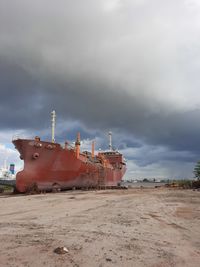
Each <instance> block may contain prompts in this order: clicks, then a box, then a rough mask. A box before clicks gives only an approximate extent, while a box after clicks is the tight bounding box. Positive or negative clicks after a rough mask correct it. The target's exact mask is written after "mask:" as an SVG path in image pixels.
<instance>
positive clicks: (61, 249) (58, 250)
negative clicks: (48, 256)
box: [54, 247, 69, 254]
mask: <svg viewBox="0 0 200 267" xmlns="http://www.w3.org/2000/svg"><path fill="white" fill-rule="evenodd" d="M54 252H55V253H57V254H66V253H68V252H69V250H68V249H67V248H66V247H57V248H55V249H54Z"/></svg>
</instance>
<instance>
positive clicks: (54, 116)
mask: <svg viewBox="0 0 200 267" xmlns="http://www.w3.org/2000/svg"><path fill="white" fill-rule="evenodd" d="M51 122H52V124H51V125H52V143H55V126H56V112H55V110H53V111H52V112H51Z"/></svg>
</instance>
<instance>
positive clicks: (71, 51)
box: [0, 0, 200, 179]
mask: <svg viewBox="0 0 200 267" xmlns="http://www.w3.org/2000/svg"><path fill="white" fill-rule="evenodd" d="M199 73H200V2H199V1H198V0H168V1H164V0H151V1H149V0H84V1H82V0H57V1H56V0H34V1H33V0H12V1H9V0H0V112H1V116H0V165H2V164H3V161H4V159H5V158H7V160H8V162H11V161H12V162H14V163H15V164H16V166H17V168H21V166H22V162H20V160H19V156H18V152H17V151H15V149H14V146H13V145H12V142H11V141H12V138H13V136H15V135H18V136H21V137H33V136H35V135H40V136H41V138H42V139H45V140H48V139H50V132H51V129H50V127H51V122H50V112H51V111H52V110H53V109H55V110H56V113H57V124H56V141H57V142H61V143H62V142H64V141H65V140H70V141H73V140H74V139H75V137H76V132H77V131H80V132H81V137H82V146H83V149H85V148H86V149H91V142H92V140H93V139H95V140H96V149H97V150H98V149H102V150H104V149H106V148H107V144H108V134H107V133H108V131H112V133H113V146H114V147H115V148H116V149H119V151H120V152H122V153H123V154H124V157H125V158H126V160H127V166H128V169H127V173H126V178H127V179H129V178H142V177H148V178H150V177H153V178H154V177H156V178H172V179H174V178H192V177H193V176H194V175H193V168H194V165H195V163H196V161H197V160H199V159H200V142H199V136H200V123H199V122H200V90H199V88H200V81H199Z"/></svg>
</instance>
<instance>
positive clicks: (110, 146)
mask: <svg viewBox="0 0 200 267" xmlns="http://www.w3.org/2000/svg"><path fill="white" fill-rule="evenodd" d="M108 136H109V150H110V151H112V150H113V149H112V132H109V133H108Z"/></svg>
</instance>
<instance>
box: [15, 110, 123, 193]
mask: <svg viewBox="0 0 200 267" xmlns="http://www.w3.org/2000/svg"><path fill="white" fill-rule="evenodd" d="M51 115H52V140H51V141H50V142H48V141H42V140H41V139H40V137H38V136H36V137H35V138H34V139H20V138H14V139H13V144H14V145H15V148H16V149H17V150H18V151H19V153H20V158H21V160H23V161H24V168H23V170H22V171H20V172H18V173H17V175H16V190H17V192H20V193H25V192H31V191H36V192H41V191H60V190H66V189H74V188H76V189H84V188H85V189H89V188H106V187H116V186H119V185H120V182H121V180H122V177H123V175H124V174H125V172H126V162H125V160H124V158H123V155H122V154H121V153H119V152H118V151H116V150H113V148H112V133H111V132H109V150H108V151H105V152H102V151H101V152H99V153H98V154H95V147H94V141H93V142H92V146H91V152H89V151H83V152H81V140H80V133H78V134H77V138H76V142H75V145H74V146H72V145H70V144H69V143H68V142H65V144H64V145H63V146H62V145H61V144H59V143H56V141H55V118H56V114H55V111H52V113H51Z"/></svg>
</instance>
